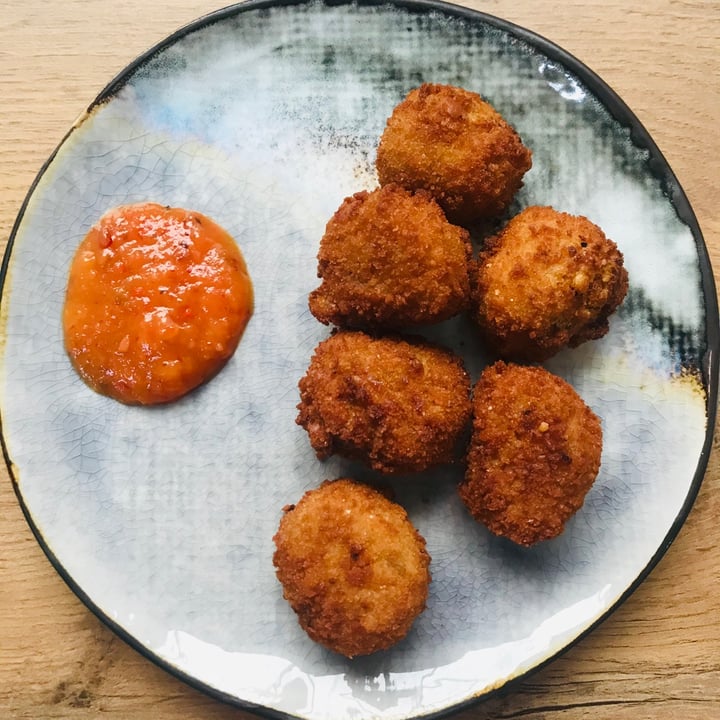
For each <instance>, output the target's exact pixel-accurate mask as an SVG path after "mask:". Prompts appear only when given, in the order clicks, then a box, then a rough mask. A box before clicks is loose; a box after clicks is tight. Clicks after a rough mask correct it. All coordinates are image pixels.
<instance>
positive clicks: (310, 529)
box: [273, 478, 430, 657]
mask: <svg viewBox="0 0 720 720" xmlns="http://www.w3.org/2000/svg"><path fill="white" fill-rule="evenodd" d="M274 541H275V546H276V550H275V553H274V555H273V562H274V564H275V568H276V571H277V577H278V579H279V580H280V583H281V584H282V586H283V595H284V597H285V599H286V600H287V601H288V602H289V603H290V605H291V607H292V608H293V610H294V611H295V612H296V613H297V615H298V620H299V622H300V625H301V627H302V628H303V629H304V630H305V632H307V634H308V635H309V636H310V637H311V638H312V639H313V640H315V641H316V642H318V643H320V644H322V645H324V646H325V647H327V648H330V649H331V650H334V651H335V652H338V653H341V654H342V655H346V656H347V657H354V656H356V655H368V654H370V653H373V652H376V651H377V650H385V649H387V648H389V647H390V646H392V645H394V644H395V643H397V642H398V641H399V640H401V639H402V638H404V637H405V635H407V633H408V631H409V630H410V627H411V625H412V623H413V621H414V620H415V618H416V617H417V616H418V615H419V614H420V613H421V612H422V611H423V610H424V609H425V602H426V600H427V595H428V586H429V584H430V571H429V565H430V556H429V555H428V553H427V551H426V549H425V540H424V539H423V538H422V536H421V535H420V533H418V531H417V530H416V529H415V528H414V527H413V525H412V523H411V522H410V520H409V519H408V516H407V514H406V512H405V510H403V508H402V507H400V505H398V504H397V503H395V502H392V501H391V500H388V499H387V498H386V497H385V496H384V495H382V494H381V493H380V492H378V491H377V490H374V489H372V488H370V487H368V486H367V485H363V484H360V483H358V482H355V481H354V480H350V479H348V478H340V479H338V480H333V481H325V482H324V483H323V484H322V485H321V486H320V487H318V488H316V489H314V490H310V491H309V492H307V493H305V495H304V496H303V497H302V499H301V500H300V502H298V504H297V505H295V506H290V507H289V508H286V512H285V515H284V516H283V518H282V520H281V521H280V527H279V529H278V531H277V534H276V535H275V537H274Z"/></svg>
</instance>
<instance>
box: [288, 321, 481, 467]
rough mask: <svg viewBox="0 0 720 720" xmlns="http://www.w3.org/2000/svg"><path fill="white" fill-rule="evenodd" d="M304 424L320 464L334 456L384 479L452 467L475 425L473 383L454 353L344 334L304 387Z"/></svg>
mask: <svg viewBox="0 0 720 720" xmlns="http://www.w3.org/2000/svg"><path fill="white" fill-rule="evenodd" d="M299 388H300V404H299V405H298V410H299V414H298V417H297V423H298V424H299V425H302V427H304V428H305V429H306V430H307V432H308V436H309V438H310V444H311V445H312V447H313V449H314V450H315V452H316V453H317V456H318V457H319V458H326V457H328V456H330V455H332V454H334V453H337V454H339V455H343V456H345V457H349V458H355V459H358V460H360V461H362V462H365V463H366V464H368V465H369V466H370V467H372V468H373V469H374V470H377V471H379V472H382V473H387V474H391V473H407V472H419V471H422V470H426V469H427V468H429V467H432V466H434V465H439V464H441V463H445V462H450V461H452V460H453V459H454V458H455V451H456V449H457V446H458V444H459V441H460V440H461V439H462V435H463V433H464V431H465V430H466V426H467V425H468V422H469V419H470V379H469V376H468V374H467V372H466V371H465V368H464V367H463V364H462V361H461V360H460V358H458V357H457V356H456V355H454V354H453V353H451V352H450V351H448V350H445V349H441V348H439V347H436V346H434V345H430V344H428V343H425V342H421V341H413V342H409V341H407V340H403V339H400V338H389V337H383V338H375V337H371V336H370V335H367V334H365V333H363V332H360V331H348V330H344V331H340V332H337V333H336V334H334V335H332V336H331V337H329V338H328V339H327V340H324V341H323V342H321V343H320V344H319V345H318V346H317V348H316V349H315V353H314V355H313V357H312V359H311V361H310V367H309V368H308V370H307V373H306V374H305V376H304V377H303V378H302V379H301V380H300V383H299Z"/></svg>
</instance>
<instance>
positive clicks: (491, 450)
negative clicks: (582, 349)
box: [459, 361, 602, 546]
mask: <svg viewBox="0 0 720 720" xmlns="http://www.w3.org/2000/svg"><path fill="white" fill-rule="evenodd" d="M601 451H602V429H601V426H600V420H599V419H598V417H597V416H596V415H595V414H594V413H593V412H592V410H590V408H589V407H588V406H587V405H586V404H585V403H584V402H583V400H582V398H581V397H580V396H579V395H578V394H577V392H575V390H574V389H573V388H572V387H571V386H570V385H569V384H568V383H567V382H565V381H564V380H562V379H561V378H559V377H557V376H556V375H553V374H552V373H550V372H548V371H547V370H545V369H543V368H541V367H525V366H521V365H513V364H509V365H506V364H505V363H504V362H502V361H499V362H496V363H495V364H494V365H492V366H490V367H488V368H486V369H485V370H484V372H483V373H482V375H481V376H480V379H479V380H478V382H477V384H476V386H475V390H474V397H473V430H472V437H471V441H470V449H469V452H468V467H467V473H466V475H465V479H464V480H463V482H462V483H461V484H460V487H459V492H460V497H461V498H462V500H463V502H464V503H465V505H466V506H467V507H468V509H469V510H470V512H471V514H472V515H473V517H474V518H475V519H476V520H478V521H479V522H481V523H483V524H484V525H486V526H487V527H488V529H489V530H490V531H491V532H492V533H494V534H495V535H500V536H503V537H506V538H509V539H510V540H512V541H513V542H515V543H517V544H519V545H524V546H529V545H533V544H534V543H537V542H539V541H541V540H548V539H549V538H553V537H556V536H557V535H559V534H560V533H562V531H563V529H564V526H565V523H566V521H567V520H568V519H569V518H570V517H571V516H572V515H574V514H575V512H576V511H577V510H578V509H579V508H580V507H581V506H582V504H583V502H584V500H585V496H586V494H587V492H588V491H589V490H590V488H591V487H592V484H593V482H594V481H595V478H596V476H597V474H598V471H599V469H600V455H601Z"/></svg>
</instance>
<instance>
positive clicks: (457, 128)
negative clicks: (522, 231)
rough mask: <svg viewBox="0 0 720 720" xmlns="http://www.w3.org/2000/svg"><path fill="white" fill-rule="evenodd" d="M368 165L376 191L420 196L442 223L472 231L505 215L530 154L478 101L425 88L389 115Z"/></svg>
mask: <svg viewBox="0 0 720 720" xmlns="http://www.w3.org/2000/svg"><path fill="white" fill-rule="evenodd" d="M376 164H377V171H378V176H379V178H380V184H381V185H386V184H388V183H397V184H399V185H402V186H403V187H406V188H408V189H410V190H418V189H425V190H427V191H428V192H429V193H430V194H431V195H432V196H433V197H434V198H435V199H436V200H437V202H438V203H439V204H440V207H442V208H443V210H444V211H445V214H446V215H447V217H448V219H449V220H450V222H456V223H458V224H460V225H474V224H476V223H478V222H479V221H481V220H484V219H487V218H490V217H493V216H496V215H499V214H501V213H502V212H503V211H504V210H505V209H506V208H507V207H508V205H509V204H510V202H511V201H512V199H513V197H514V196H515V193H516V192H517V191H518V190H519V189H520V187H521V186H522V178H523V175H524V174H525V173H526V172H527V171H528V170H529V169H530V167H531V165H532V154H531V152H530V150H528V148H526V147H525V146H524V145H523V143H522V140H521V139H520V136H519V135H518V134H517V132H516V131H515V130H514V129H513V128H512V127H511V126H510V125H509V124H508V123H507V122H506V121H505V120H504V119H503V117H502V115H500V113H498V112H497V111H496V110H495V109H494V108H493V107H492V105H490V104H489V103H487V102H486V101H485V100H483V99H482V98H481V97H480V95H478V94H477V93H474V92H470V91H468V90H463V89H461V88H458V87H453V86H451V85H433V84H427V83H426V84H424V85H421V86H420V87H419V88H416V89H415V90H412V91H411V92H410V93H409V95H408V96H407V97H406V98H405V99H404V100H403V101H402V102H401V103H400V104H399V105H398V106H397V107H396V108H395V109H394V110H393V113H392V115H391V116H390V118H389V119H388V122H387V127H386V128H385V131H384V132H383V134H382V137H381V138H380V145H379V147H378V151H377V162H376Z"/></svg>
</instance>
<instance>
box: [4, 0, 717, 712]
mask: <svg viewBox="0 0 720 720" xmlns="http://www.w3.org/2000/svg"><path fill="white" fill-rule="evenodd" d="M305 4H315V5H317V6H327V7H337V6H344V5H355V6H359V7H364V6H380V7H382V6H386V7H388V8H402V9H404V10H407V11H409V12H412V13H415V14H427V13H431V12H438V13H441V14H444V15H446V16H451V17H456V18H460V19H464V20H466V21H468V22H470V23H482V24H486V25H490V26H493V27H495V28H497V29H498V30H500V31H502V32H504V33H507V34H508V35H511V36H514V37H515V38H517V39H518V40H520V41H522V42H525V43H527V44H528V45H529V46H530V47H532V48H534V49H535V50H537V51H539V52H540V53H542V54H543V55H545V56H547V57H548V58H549V59H551V60H554V61H556V62H558V63H559V64H560V65H562V66H563V67H564V68H565V69H567V70H569V71H571V72H572V73H573V74H574V75H576V76H577V77H578V78H579V79H580V80H581V81H582V82H583V84H584V85H585V86H586V87H587V89H588V90H589V91H590V92H591V93H592V94H593V95H594V96H595V97H596V98H597V99H598V100H599V101H600V103H601V104H602V105H603V106H604V107H605V108H606V110H607V111H608V112H609V113H610V115H611V116H612V117H613V118H614V119H615V120H616V121H617V122H618V123H619V124H620V125H621V126H623V127H625V128H628V129H629V131H630V137H631V139H632V141H633V143H634V144H635V145H636V146H637V147H639V148H642V149H644V150H647V151H648V153H649V158H648V161H647V164H648V167H649V169H650V170H651V172H652V173H653V174H654V175H655V177H657V178H658V179H659V180H660V182H661V185H662V188H663V191H664V193H665V195H666V196H667V198H668V200H669V201H670V203H671V205H672V206H673V208H674V209H675V212H676V213H677V215H678V217H679V218H680V219H681V220H682V221H683V223H685V224H686V225H687V226H688V227H689V228H690V231H691V232H692V234H693V237H694V239H695V243H696V247H697V253H698V260H699V267H700V273H701V280H702V292H703V295H704V299H705V349H704V353H703V356H702V357H701V358H700V367H699V368H698V370H699V371H700V375H701V378H702V382H703V385H704V388H705V391H706V413H707V426H706V434H705V440H704V443H703V447H702V450H701V453H700V456H699V458H698V463H697V467H696V469H695V473H694V476H693V481H692V484H691V486H690V489H689V492H688V494H687V496H686V498H685V501H684V502H683V504H682V507H681V508H680V511H679V512H678V515H677V516H676V518H675V521H674V522H673V524H672V526H671V527H670V530H669V531H668V533H667V535H666V536H665V538H664V540H663V542H662V543H661V544H660V546H659V547H658V549H657V550H656V552H655V554H654V555H653V556H652V558H650V561H649V562H648V564H647V565H646V566H645V568H643V570H642V571H641V572H640V573H639V575H638V576H637V578H635V580H634V581H633V582H632V583H631V585H630V586H629V587H628V588H627V589H626V590H625V592H624V593H623V594H622V595H621V596H620V598H619V599H618V600H617V601H616V602H615V603H613V604H612V605H611V606H610V607H609V608H608V609H607V610H606V611H605V612H604V613H603V614H602V615H601V616H600V617H599V618H598V619H597V620H596V621H595V622H593V623H592V624H591V625H590V626H589V627H588V628H587V629H586V630H584V631H583V632H582V633H580V634H579V635H578V636H577V637H575V638H574V639H573V640H571V641H570V642H569V643H567V644H566V645H565V646H564V647H562V648H560V649H559V650H557V651H555V652H553V653H552V655H551V656H550V657H548V658H546V659H545V660H543V661H541V662H539V663H538V664H537V665H535V666H534V667H532V668H530V669H529V670H527V671H525V672H523V673H522V674H520V675H518V676H516V677H511V678H508V679H507V681H506V682H505V683H503V684H499V685H497V686H496V687H493V688H491V689H488V690H487V691H486V692H483V693H481V694H479V695H477V696H472V697H469V698H464V699H462V700H458V702H457V703H455V704H453V705H451V706H449V707H447V708H443V709H441V710H439V711H433V712H431V713H427V714H425V715H416V716H414V717H416V718H418V719H419V718H423V719H424V720H431V719H433V718H441V717H446V716H448V715H450V714H452V713H455V712H459V711H461V710H463V709H465V708H467V707H468V706H470V705H472V704H474V703H476V702H478V701H479V700H482V699H485V698H488V697H489V696H491V695H493V694H494V693H495V692H497V691H498V690H500V689H504V690H507V689H508V688H511V687H512V686H513V685H515V684H516V683H518V682H520V681H522V680H524V679H525V678H527V677H528V676H529V675H530V674H532V673H534V672H536V671H537V670H539V669H540V668H542V667H544V666H545V665H547V664H548V663H550V662H552V661H553V660H555V659H556V658H557V657H558V656H560V655H562V654H563V653H564V652H566V651H567V650H568V649H570V648H571V647H572V646H573V645H575V644H576V643H577V642H579V641H580V640H581V639H582V638H584V637H585V636H586V635H587V634H588V633H590V632H591V631H592V630H594V629H595V628H596V627H597V626H598V625H600V624H601V623H602V622H603V620H605V619H606V618H607V617H608V616H609V615H611V614H612V612H613V611H614V610H615V609H617V608H618V607H619V606H620V605H621V604H622V603H623V602H624V601H625V600H626V599H627V598H628V597H629V596H630V595H631V594H632V593H633V592H634V591H635V590H636V589H637V587H638V586H639V585H640V584H641V583H642V582H643V580H644V579H645V578H646V577H647V575H648V574H649V573H650V571H651V570H652V569H653V568H654V567H655V566H656V565H657V563H658V562H659V560H660V559H661V558H662V557H663V555H664V554H665V552H666V551H667V549H668V548H669V547H670V545H671V544H672V542H673V540H674V539H675V537H676V536H677V534H678V532H679V530H680V528H681V527H682V525H683V523H684V522H685V519H686V518H687V516H688V514H689V513H690V509H691V508H692V505H693V503H694V502H695V498H696V497H697V494H698V491H699V490H700V485H701V484H702V480H703V477H704V475H705V471H706V468H707V464H708V459H709V455H710V449H711V445H712V438H713V431H714V427H715V418H716V409H717V399H718V398H717V396H718V352H719V351H720V320H719V317H718V302H717V294H716V290H715V282H714V279H713V272H712V266H711V264H710V258H709V255H708V252H707V248H706V246H705V242H704V240H703V237H702V233H701V231H700V227H699V225H698V222H697V219H696V217H695V213H694V212H693V210H692V207H691V206H690V203H689V201H688V199H687V196H686V195H685V192H684V191H683V189H682V187H681V186H680V183H679V182H678V180H677V178H676V177H675V175H674V173H673V172H672V170H671V168H670V166H669V164H668V162H667V160H666V159H665V158H664V156H663V154H662V153H661V152H660V150H659V148H658V147H657V145H656V144H655V142H654V141H653V139H652V138H651V137H650V134H649V133H648V132H647V130H646V129H645V128H644V127H643V125H642V123H641V122H640V121H639V120H638V118H637V117H636V116H635V115H634V114H633V112H632V111H631V110H630V108H629V107H628V106H627V105H626V104H625V102H624V101H623V100H622V99H621V98H620V97H619V96H618V95H617V93H616V92H615V91H614V90H613V89H612V88H611V87H609V86H608V85H607V84H606V83H605V82H604V81H603V80H602V79H601V78H600V77H599V76H598V75H596V74H595V73H594V72H593V71H592V70H590V69H589V68H588V67H587V66H586V65H584V64H583V63H582V62H581V61H580V60H578V59H577V58H576V57H574V56H573V55H571V54H570V53H568V52H566V51H565V50H563V49H562V48H560V47H559V46H557V45H555V44H554V43H552V42H551V41H549V40H547V39H546V38H544V37H542V36H540V35H538V34H536V33H534V32H532V31H530V30H527V29H525V28H523V27H520V26H519V25H515V24H514V23H511V22H508V21H506V20H502V19H500V18H497V17H495V16H493V15H489V14H487V13H483V12H480V11H477V10H472V9H470V8H465V7H460V6H457V5H453V4H450V3H447V2H442V1H440V0H318V1H317V2H311V3H308V2H306V0H247V1H246V2H244V3H241V4H237V5H231V6H228V7H225V8H222V9H220V10H217V11H215V12H213V13H210V14H208V15H205V16H203V17H200V18H198V19H197V20H195V21H193V22H191V23H189V24H187V25H185V26H184V27H181V28H180V29H178V30H177V31H175V32H174V33H172V34H171V35H169V36H168V37H167V38H165V39H164V40H162V41H161V42H159V43H158V44H157V45H155V46H154V47H152V48H150V49H149V50H148V51H146V52H145V53H143V54H142V55H140V56H139V57H138V58H136V59H135V60H134V61H133V62H132V63H130V64H129V65H128V66H127V67H126V68H125V69H124V70H122V71H121V72H120V73H119V74H118V75H117V76H116V77H115V78H114V79H113V80H112V81H111V82H110V83H108V85H107V86H106V87H105V88H104V89H103V90H102V92H100V94H99V95H98V96H97V98H96V99H95V100H94V101H93V102H92V103H91V105H90V106H89V107H88V109H87V113H90V112H91V111H92V110H93V109H94V108H96V107H97V106H99V105H101V104H103V103H105V102H107V101H109V100H111V99H112V98H113V97H114V96H115V95H116V94H117V93H118V92H119V91H120V90H121V89H122V88H123V86H124V85H125V84H126V83H127V82H128V81H129V80H130V79H131V77H132V76H133V75H134V74H135V72H136V71H137V70H138V69H140V68H141V67H142V66H143V65H145V64H146V63H147V62H148V61H149V60H151V59H152V58H153V57H155V56H156V55H157V54H158V53H160V52H162V51H163V50H165V49H166V48H168V47H169V46H171V45H173V44H174V43H176V42H177V41H178V40H180V39H182V38H184V37H186V36H187V35H190V34H192V33H194V32H196V31H198V30H201V29H203V28H206V27H208V26H210V25H213V24H215V23H218V22H222V21H223V20H226V19H228V18H230V17H234V16H237V15H241V14H243V13H246V12H253V11H260V10H269V9H272V8H275V7H283V6H293V5H305ZM87 113H86V115H87ZM81 122H82V119H81V120H80V121H79V122H78V123H76V124H75V125H74V126H73V128H71V129H70V130H69V131H68V133H67V134H66V135H65V137H64V138H63V139H62V140H61V141H60V143H59V144H58V146H57V148H55V150H54V151H53V153H52V155H51V156H50V157H49V158H48V160H47V161H46V162H45V163H44V165H43V166H42V168H41V169H40V171H39V173H38V175H37V177H36V178H35V180H34V181H33V184H32V185H31V187H30V190H29V191H28V194H27V196H26V197H25V200H24V202H23V204H22V206H21V208H20V211H19V213H18V216H17V219H16V221H15V224H14V226H13V229H12V232H11V233H10V238H9V240H8V244H7V249H6V252H5V256H4V258H3V261H2V266H1V267H0V287H2V288H4V286H5V279H6V276H7V271H8V266H9V263H10V257H11V255H12V248H13V244H14V240H15V236H16V234H17V231H18V229H19V227H20V225H21V223H22V219H23V217H24V214H25V211H26V209H27V206H28V203H29V201H30V198H31V197H32V195H33V193H34V191H35V188H36V187H37V184H38V182H39V181H40V178H41V177H42V176H43V174H44V173H45V171H46V170H47V169H48V167H49V166H50V165H51V164H52V162H53V160H54V158H55V156H56V155H57V153H58V151H59V149H60V147H61V146H62V145H63V144H64V143H65V142H66V141H67V140H68V138H69V137H70V136H71V135H72V133H73V131H74V130H75V128H76V127H77V126H78V124H80V123H81ZM1 301H2V298H0V302H1ZM0 441H1V442H2V450H3V455H4V458H5V462H6V464H7V467H8V471H9V473H10V477H11V479H12V481H13V486H14V489H15V493H16V496H17V498H18V501H19V503H20V506H21V509H22V511H23V514H24V515H25V519H26V520H27V522H28V524H29V526H30V528H31V530H32V532H33V534H34V535H35V538H36V539H37V542H38V543H39V545H40V546H41V548H42V549H43V551H44V553H45V555H46V556H47V558H48V559H49V561H50V563H51V564H52V565H53V567H54V568H55V570H56V571H57V572H58V574H59V575H60V576H61V577H62V579H63V580H64V581H65V583H66V584H67V585H68V586H69V587H70V589H71V590H72V591H73V593H74V594H75V595H76V596H77V597H78V598H79V599H80V600H81V601H82V602H83V603H84V604H85V605H86V606H87V607H88V609H89V610H91V611H92V612H93V613H94V614H95V615H96V616H97V617H98V618H99V619H100V620H101V621H102V622H103V623H104V624H105V625H107V626H108V627H109V628H110V629H111V630H112V631H113V632H115V633H116V634H117V635H118V636H119V637H121V638H122V639H123V640H124V641H125V642H126V643H127V644H128V645H130V646H131V647H133V648H134V649H135V650H137V651H138V652H140V653H141V654H142V655H143V656H145V657H146V658H148V659H149V660H151V661H152V662H154V663H155V664H156V665H158V666H159V667H161V668H163V669H164V670H166V671H167V672H169V673H170V674H172V675H174V676H175V677H177V678H179V679H180V680H182V681H184V682H185V683H187V684H188V685H190V686H192V687H195V688H197V689H199V690H201V691H203V692H204V693H206V694H208V695H210V696H212V697H214V698H216V699H218V700H220V701H222V702H225V703H228V704H230V705H234V706H236V707H239V708H242V709H245V710H248V711H251V712H254V713H257V714H260V715H264V716H266V717H269V718H279V719H281V720H290V719H292V718H296V717H298V716H294V715H289V714H287V713H284V712H280V711H277V710H273V709H271V708H267V707H264V706H260V705H256V704H254V703H251V702H248V701H246V700H243V699H242V698H238V697H235V696H233V695H230V694H228V693H225V692H223V691H221V690H218V689H216V688H213V687H211V686H209V685H207V684H205V683H203V682H201V681H199V680H197V679H196V678H194V677H192V676H191V675H188V674H187V673H185V672H184V671H182V670H180V669H178V668H177V667H175V666H174V665H172V664H171V663H169V662H168V661H166V660H163V659H162V658H160V657H158V656H157V655H156V654H155V653H154V652H153V651H152V650H150V649H149V648H147V647H145V646H144V645H142V643H140V642H139V641H138V640H137V639H136V638H134V637H133V636H132V635H131V634H130V633H129V632H128V631H126V630H125V629H124V628H123V627H121V626H120V625H118V624H117V623H116V622H115V621H114V620H112V618H110V617H109V616H108V615H107V614H106V613H105V612H104V611H103V610H102V609H101V608H100V607H98V606H97V605H96V604H95V603H94V602H93V600H92V598H90V597H89V596H88V595H87V594H86V593H85V591H84V590H83V589H82V588H81V587H80V586H79V585H78V584H77V583H76V582H75V580H74V579H73V578H72V577H71V575H70V574H69V573H68V572H67V570H66V569H65V568H64V567H63V565H62V563H61V562H60V560H59V559H58V558H57V557H56V556H55V555H54V553H53V551H52V549H51V548H50V546H49V544H48V543H47V542H46V541H45V539H44V537H43V536H42V534H41V532H40V530H39V528H38V527H37V526H36V525H35V523H34V521H33V518H32V515H31V513H30V510H29V508H28V507H27V506H26V504H25V502H24V499H23V497H22V493H21V490H20V487H19V485H18V483H17V479H16V477H15V474H14V472H13V463H12V459H11V458H10V456H9V454H8V450H7V447H6V444H5V438H4V435H3V434H2V422H1V419H0Z"/></svg>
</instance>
